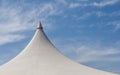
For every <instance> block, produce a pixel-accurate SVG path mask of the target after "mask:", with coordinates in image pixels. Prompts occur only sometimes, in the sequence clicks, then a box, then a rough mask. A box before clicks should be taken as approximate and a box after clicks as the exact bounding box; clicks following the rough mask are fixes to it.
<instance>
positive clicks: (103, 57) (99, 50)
mask: <svg viewBox="0 0 120 75" xmlns="http://www.w3.org/2000/svg"><path fill="white" fill-rule="evenodd" d="M62 48H64V49H63V53H65V54H66V55H68V56H69V54H71V53H72V54H73V56H70V57H71V58H73V59H74V60H76V61H77V62H80V63H88V62H94V63H95V62H117V61H120V59H119V57H118V56H116V55H119V54H120V51H119V49H117V48H114V47H106V48H103V47H102V46H100V45H98V44H94V45H93V44H92V45H87V44H84V45H83V44H75V45H74V44H72V45H69V46H68V45H66V46H65V47H62Z"/></svg>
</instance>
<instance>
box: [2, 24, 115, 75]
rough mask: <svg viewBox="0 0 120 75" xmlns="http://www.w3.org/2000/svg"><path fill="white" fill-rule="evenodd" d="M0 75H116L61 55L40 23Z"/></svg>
mask: <svg viewBox="0 0 120 75" xmlns="http://www.w3.org/2000/svg"><path fill="white" fill-rule="evenodd" d="M0 75H117V74H112V73H108V72H104V71H99V70H96V69H92V68H89V67H86V66H83V65H80V64H78V63H76V62H74V61H72V60H70V59H68V58H67V57H65V56H64V55H62V54H61V53H60V52H59V51H58V50H57V49H56V48H55V47H54V46H53V44H52V43H51V42H50V41H49V40H48V38H47V36H46V35H45V34H44V32H43V28H42V26H41V23H40V24H39V25H38V27H37V30H36V33H35V35H34V37H33V38H32V40H31V41H30V43H29V44H28V46H27V47H26V48H25V49H24V50H23V51H22V52H21V53H20V54H19V55H18V56H17V57H15V58H14V59H12V60H11V61H9V62H8V63H6V64H4V65H2V66H1V67H0Z"/></svg>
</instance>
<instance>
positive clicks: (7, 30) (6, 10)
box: [0, 1, 60, 45]
mask: <svg viewBox="0 0 120 75" xmlns="http://www.w3.org/2000/svg"><path fill="white" fill-rule="evenodd" d="M25 7H28V9H25ZM36 7H37V8H36ZM0 9H1V10H0V45H2V44H6V43H8V42H16V41H20V40H22V39H24V38H25V35H23V34H22V33H19V32H24V31H26V30H32V29H33V27H35V24H37V22H38V21H42V22H43V24H45V25H44V26H45V27H51V25H50V23H48V22H47V21H49V19H48V18H49V17H50V16H53V15H57V14H59V13H60V11H59V10H58V7H57V5H55V4H54V3H51V2H49V3H43V4H40V5H37V6H32V7H31V4H27V6H24V3H23V6H20V5H16V4H13V5H10V3H9V2H7V1H4V3H3V4H2V6H1V7H0ZM46 23H48V24H46ZM13 33H14V34H13ZM15 33H17V34H15ZM3 37H4V38H3ZM8 39H12V40H11V41H10V40H8ZM16 39H18V40H16Z"/></svg>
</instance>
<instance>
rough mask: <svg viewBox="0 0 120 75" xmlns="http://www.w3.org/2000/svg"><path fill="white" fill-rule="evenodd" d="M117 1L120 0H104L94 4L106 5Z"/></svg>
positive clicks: (98, 5)
mask: <svg viewBox="0 0 120 75" xmlns="http://www.w3.org/2000/svg"><path fill="white" fill-rule="evenodd" d="M117 2H119V0H103V1H101V2H94V3H93V4H92V5H93V6H97V7H104V6H108V5H114V4H116V3H117Z"/></svg>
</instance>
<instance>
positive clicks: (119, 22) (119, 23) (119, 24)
mask: <svg viewBox="0 0 120 75" xmlns="http://www.w3.org/2000/svg"><path fill="white" fill-rule="evenodd" d="M107 25H112V26H114V27H115V28H114V31H117V30H119V29H120V20H116V21H112V22H108V23H107Z"/></svg>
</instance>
